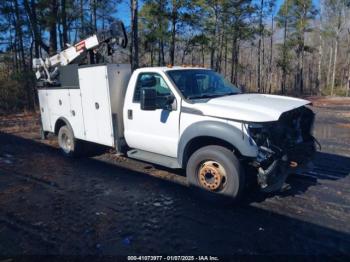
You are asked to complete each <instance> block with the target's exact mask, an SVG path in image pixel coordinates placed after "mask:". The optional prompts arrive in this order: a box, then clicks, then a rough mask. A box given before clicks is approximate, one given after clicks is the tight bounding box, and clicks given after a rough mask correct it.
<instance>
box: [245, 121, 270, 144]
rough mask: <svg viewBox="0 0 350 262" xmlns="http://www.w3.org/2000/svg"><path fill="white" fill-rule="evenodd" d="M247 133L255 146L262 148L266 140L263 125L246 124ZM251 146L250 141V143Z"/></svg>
mask: <svg viewBox="0 0 350 262" xmlns="http://www.w3.org/2000/svg"><path fill="white" fill-rule="evenodd" d="M248 133H249V136H250V137H251V139H253V140H254V142H255V144H256V145H257V146H262V145H263V144H264V143H265V142H266V139H267V133H266V130H265V128H264V126H263V125H261V124H256V123H249V124H248ZM250 142H251V144H252V141H250Z"/></svg>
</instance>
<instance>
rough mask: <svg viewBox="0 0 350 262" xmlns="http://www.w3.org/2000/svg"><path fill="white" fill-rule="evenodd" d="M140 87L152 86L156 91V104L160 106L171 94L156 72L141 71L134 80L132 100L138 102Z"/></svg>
mask: <svg viewBox="0 0 350 262" xmlns="http://www.w3.org/2000/svg"><path fill="white" fill-rule="evenodd" d="M142 88H154V89H155V90H156V93H157V104H158V105H159V107H162V105H164V103H166V100H167V97H168V96H169V95H171V94H172V93H171V90H170V88H169V87H168V85H167V84H166V83H165V81H164V79H163V78H162V77H161V76H160V75H159V74H157V73H141V74H140V75H139V77H138V79H137V82H136V88H135V93H134V98H133V101H134V102H135V103H139V102H140V94H141V89H142Z"/></svg>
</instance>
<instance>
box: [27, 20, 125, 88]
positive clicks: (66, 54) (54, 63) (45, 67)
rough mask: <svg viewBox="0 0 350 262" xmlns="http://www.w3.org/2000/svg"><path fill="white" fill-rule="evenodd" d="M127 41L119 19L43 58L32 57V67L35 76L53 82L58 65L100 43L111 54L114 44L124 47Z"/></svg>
mask: <svg viewBox="0 0 350 262" xmlns="http://www.w3.org/2000/svg"><path fill="white" fill-rule="evenodd" d="M127 43H128V39H127V35H126V31H125V27H124V24H123V23H122V22H120V21H118V22H115V23H113V24H111V26H110V28H109V29H108V30H105V31H101V32H98V33H96V34H94V35H92V36H90V37H88V38H86V39H84V40H81V41H80V42H78V43H77V44H75V45H74V46H70V47H68V48H67V49H65V50H63V51H61V52H60V53H58V54H56V55H54V56H51V57H48V58H46V59H45V60H43V59H42V58H34V59H33V68H34V69H35V70H36V72H35V75H36V78H37V80H39V81H41V82H44V83H47V84H55V82H56V78H57V76H58V74H59V68H58V67H59V66H65V65H68V64H72V63H74V61H76V60H77V58H79V57H81V56H83V55H85V54H86V52H88V51H93V50H96V49H98V48H99V47H100V46H102V45H107V49H108V51H109V52H108V53H109V54H111V53H112V52H113V50H114V49H113V47H114V46H120V47H122V48H126V46H127Z"/></svg>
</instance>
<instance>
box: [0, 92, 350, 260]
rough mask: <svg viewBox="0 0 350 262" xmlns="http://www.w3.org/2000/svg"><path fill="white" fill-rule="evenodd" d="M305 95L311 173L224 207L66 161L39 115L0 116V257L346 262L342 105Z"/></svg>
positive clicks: (345, 105)
mask: <svg viewBox="0 0 350 262" xmlns="http://www.w3.org/2000/svg"><path fill="white" fill-rule="evenodd" d="M310 99H311V100H312V101H313V104H314V107H313V109H314V111H315V112H316V113H317V118H316V124H315V131H314V132H315V135H316V137H317V139H318V140H319V141H320V143H321V145H322V150H320V151H319V152H317V154H316V156H315V160H314V163H313V165H312V166H311V167H310V170H309V171H307V172H303V173H301V174H295V175H292V176H290V177H289V179H288V181H287V182H288V184H289V189H287V190H285V191H283V192H281V193H278V194H270V195H266V194H262V193H259V192H257V191H254V190H251V191H250V192H247V194H246V195H245V197H244V199H243V200H242V202H241V203H240V204H236V205H234V206H229V207H220V206H216V205H214V204H209V203H207V202H205V201H202V200H200V199H198V198H196V197H194V195H193V193H192V192H191V191H190V190H189V189H188V188H187V186H186V182H185V178H184V176H183V174H182V173H181V172H176V173H172V172H170V171H169V170H166V169H162V168H159V167H154V166H152V165H149V164H145V163H142V162H138V161H134V160H128V159H125V158H123V157H117V156H115V155H113V154H111V153H109V154H105V155H103V156H99V157H96V158H85V159H73V160H72V159H67V158H65V157H63V156H62V155H61V154H60V152H59V150H58V148H57V143H56V140H55V138H54V137H51V138H50V139H49V140H46V141H41V140H40V136H39V127H38V116H37V115H33V114H17V115H9V116H2V117H0V257H10V258H11V257H16V256H19V255H78V256H86V255H94V256H108V255H112V256H114V255H250V254H254V255H260V254H262V255H332V256H334V255H335V256H339V255H346V256H350V223H349V222H350V187H349V186H350V176H349V175H350V99H337V98H331V99H330V98H327V99H324V98H322V99H319V98H310ZM343 258H344V257H343Z"/></svg>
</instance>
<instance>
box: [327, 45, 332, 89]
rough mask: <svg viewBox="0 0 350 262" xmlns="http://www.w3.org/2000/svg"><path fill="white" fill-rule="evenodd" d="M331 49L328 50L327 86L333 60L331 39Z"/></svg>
mask: <svg viewBox="0 0 350 262" xmlns="http://www.w3.org/2000/svg"><path fill="white" fill-rule="evenodd" d="M330 48H331V50H330V52H329V63H328V70H327V81H326V83H327V88H328V87H329V83H330V79H331V68H332V60H333V41H332V43H331V47H330Z"/></svg>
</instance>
